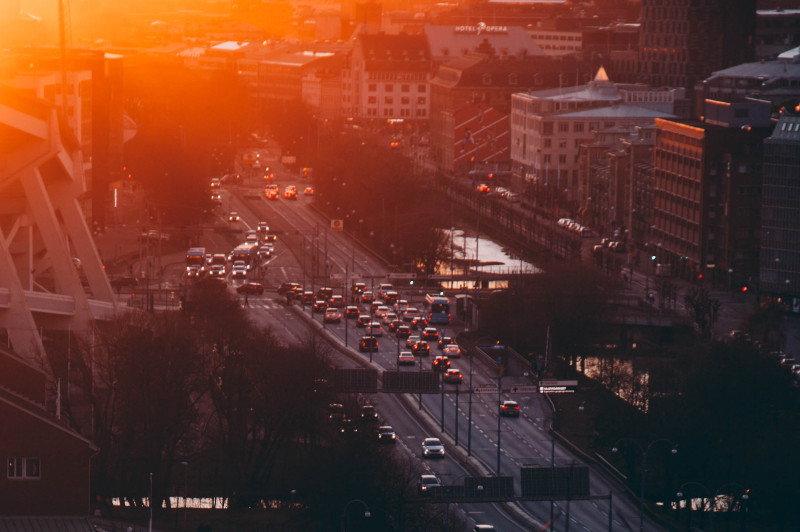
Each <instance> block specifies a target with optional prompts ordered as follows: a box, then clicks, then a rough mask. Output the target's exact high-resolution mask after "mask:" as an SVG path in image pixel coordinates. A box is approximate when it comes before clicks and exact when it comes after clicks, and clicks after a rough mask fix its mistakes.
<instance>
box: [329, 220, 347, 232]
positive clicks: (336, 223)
mask: <svg viewBox="0 0 800 532" xmlns="http://www.w3.org/2000/svg"><path fill="white" fill-rule="evenodd" d="M331 230H333V231H342V230H344V222H343V221H342V220H331Z"/></svg>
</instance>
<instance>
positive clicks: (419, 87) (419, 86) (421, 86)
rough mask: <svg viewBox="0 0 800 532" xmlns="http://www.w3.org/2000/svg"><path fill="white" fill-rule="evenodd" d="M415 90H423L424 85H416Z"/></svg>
mask: <svg viewBox="0 0 800 532" xmlns="http://www.w3.org/2000/svg"><path fill="white" fill-rule="evenodd" d="M417 92H425V85H417Z"/></svg>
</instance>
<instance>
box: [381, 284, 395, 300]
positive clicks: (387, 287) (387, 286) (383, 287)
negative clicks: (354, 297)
mask: <svg viewBox="0 0 800 532" xmlns="http://www.w3.org/2000/svg"><path fill="white" fill-rule="evenodd" d="M391 290H394V287H393V286H392V283H381V284H380V286H378V297H380V298H381V299H383V298H385V297H386V293H387V292H389V291H391Z"/></svg>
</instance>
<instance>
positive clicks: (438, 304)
mask: <svg viewBox="0 0 800 532" xmlns="http://www.w3.org/2000/svg"><path fill="white" fill-rule="evenodd" d="M424 307H425V317H426V318H428V323H443V324H448V323H450V298H448V297H444V296H439V295H435V294H426V295H425V303H424Z"/></svg>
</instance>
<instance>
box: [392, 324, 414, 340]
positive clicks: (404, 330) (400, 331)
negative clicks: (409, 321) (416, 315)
mask: <svg viewBox="0 0 800 532" xmlns="http://www.w3.org/2000/svg"><path fill="white" fill-rule="evenodd" d="M394 333H395V334H396V335H397V337H398V338H408V337H409V336H411V327H409V326H408V325H399V326H398V327H397V329H396V330H395V332H394Z"/></svg>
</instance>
